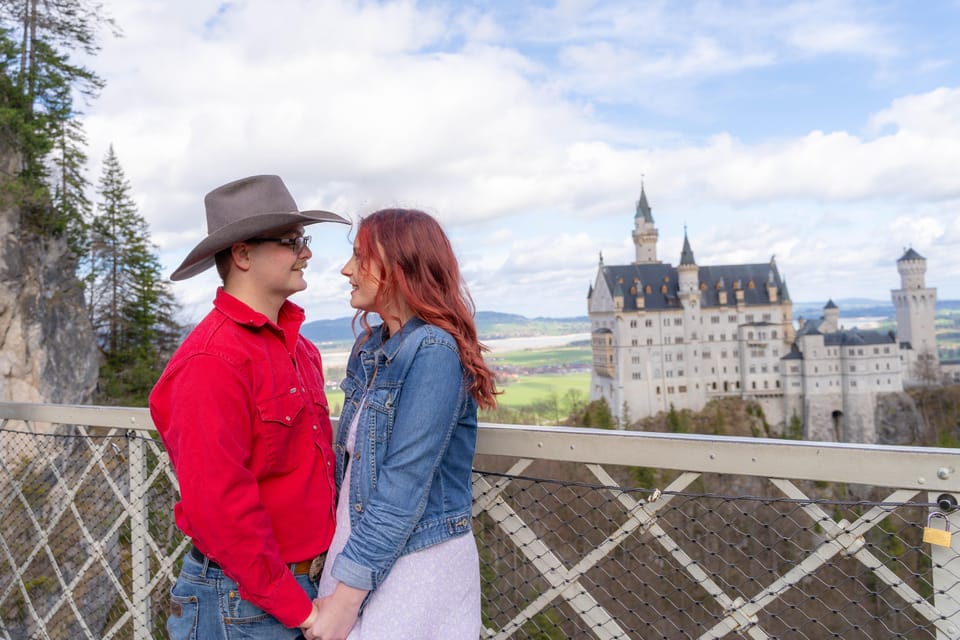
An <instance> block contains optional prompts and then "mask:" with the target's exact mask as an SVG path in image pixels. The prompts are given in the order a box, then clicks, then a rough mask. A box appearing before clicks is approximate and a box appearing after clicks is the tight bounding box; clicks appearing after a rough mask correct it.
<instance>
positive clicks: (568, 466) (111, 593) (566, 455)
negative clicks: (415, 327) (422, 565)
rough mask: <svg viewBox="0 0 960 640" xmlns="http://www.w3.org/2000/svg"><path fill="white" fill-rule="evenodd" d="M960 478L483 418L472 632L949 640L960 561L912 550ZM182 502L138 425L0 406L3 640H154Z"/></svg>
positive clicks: (890, 460)
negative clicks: (479, 605)
mask: <svg viewBox="0 0 960 640" xmlns="http://www.w3.org/2000/svg"><path fill="white" fill-rule="evenodd" d="M958 472H960V453H958V452H954V451H953V450H948V449H934V448H929V449H927V448H922V449H921V448H906V447H876V446H862V445H861V446H857V445H842V444H830V443H810V442H787V441H779V440H767V439H750V438H729V437H705V436H691V435H663V434H649V433H625V432H612V431H596V430H587V429H564V428H550V427H519V426H507V425H483V426H482V428H481V433H480V442H479V455H478V457H477V460H476V463H475V475H474V498H475V500H474V516H475V518H474V531H475V534H476V537H477V541H478V546H479V548H480V558H481V576H482V585H483V615H484V626H485V628H486V635H487V637H491V638H537V639H552V638H637V639H639V638H643V639H648V638H756V639H759V638H811V639H813V638H817V639H819V638H864V639H866V638H873V639H879V638H960V612H958V611H960V560H958V556H957V552H956V551H955V550H954V548H953V547H952V546H938V545H932V544H930V543H928V542H924V541H923V539H924V529H925V527H927V524H928V518H929V517H930V514H931V513H936V512H943V513H945V517H943V518H941V517H939V516H937V517H935V518H934V520H933V522H931V523H930V524H931V528H936V529H938V530H942V529H944V526H945V525H947V526H952V527H953V528H954V529H956V528H957V527H960V512H954V511H952V510H951V509H950V505H951V500H952V496H953V495H960V479H958V477H957V473H958ZM175 500H176V478H175V477H174V475H173V473H172V471H171V469H170V466H169V463H168V460H167V458H166V455H165V453H164V451H163V448H162V446H161V445H160V442H159V441H158V440H157V439H156V438H155V433H154V432H153V430H152V425H151V424H150V420H149V416H148V414H147V413H146V411H145V410H142V409H116V408H109V409H108V408H94V407H73V406H54V405H27V404H4V403H0V638H9V639H17V640H20V639H24V638H31V639H32V638H38V639H39V638H55V639H60V638H97V639H100V638H137V639H140V638H162V637H164V633H163V623H164V620H165V618H166V608H167V600H168V598H167V594H168V591H169V588H170V586H171V584H172V582H173V580H174V577H175V575H176V573H177V569H178V562H179V558H180V557H181V556H182V554H183V552H184V551H185V549H186V548H187V544H188V542H187V541H186V540H184V539H183V537H182V536H181V535H180V533H179V532H178V531H177V529H176V527H175V525H174V523H173V519H172V505H173V503H174V501H175ZM941 502H942V506H941V504H940V503H941ZM946 535H947V540H946V541H947V542H948V543H951V545H952V539H951V538H950V537H949V534H946ZM934 537H937V536H936V535H935V536H934ZM940 537H941V538H943V537H944V536H943V534H940Z"/></svg>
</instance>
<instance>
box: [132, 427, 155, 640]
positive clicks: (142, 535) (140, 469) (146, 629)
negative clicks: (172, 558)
mask: <svg viewBox="0 0 960 640" xmlns="http://www.w3.org/2000/svg"><path fill="white" fill-rule="evenodd" d="M127 442H128V443H129V450H130V509H131V513H130V571H131V577H132V582H131V585H132V593H131V599H132V602H133V611H132V613H133V637H134V638H136V639H137V640H140V639H141V638H143V639H144V640H146V639H147V638H150V637H151V636H150V587H149V581H150V559H149V557H148V556H147V536H148V535H149V532H148V531H147V503H146V500H144V495H145V493H146V489H147V487H146V478H147V456H146V447H145V446H144V444H143V439H142V438H141V437H140V436H138V435H137V434H136V433H135V432H133V431H128V432H127Z"/></svg>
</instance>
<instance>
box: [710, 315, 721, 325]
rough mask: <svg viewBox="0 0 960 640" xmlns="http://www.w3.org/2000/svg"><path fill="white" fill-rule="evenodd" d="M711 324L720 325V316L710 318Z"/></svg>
mask: <svg viewBox="0 0 960 640" xmlns="http://www.w3.org/2000/svg"><path fill="white" fill-rule="evenodd" d="M710 324H720V316H710Z"/></svg>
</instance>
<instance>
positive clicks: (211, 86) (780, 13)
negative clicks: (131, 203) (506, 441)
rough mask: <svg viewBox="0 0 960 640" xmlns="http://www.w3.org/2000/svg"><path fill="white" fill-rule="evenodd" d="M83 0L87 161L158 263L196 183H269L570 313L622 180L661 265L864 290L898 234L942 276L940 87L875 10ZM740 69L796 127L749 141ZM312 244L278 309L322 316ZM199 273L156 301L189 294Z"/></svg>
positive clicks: (618, 235) (176, 244) (950, 153)
mask: <svg viewBox="0 0 960 640" xmlns="http://www.w3.org/2000/svg"><path fill="white" fill-rule="evenodd" d="M107 4H108V8H109V9H110V10H111V11H112V12H113V13H114V15H115V17H116V18H117V21H118V22H119V23H120V25H121V27H122V28H123V29H124V32H125V34H126V36H125V37H124V38H123V39H120V40H116V41H109V42H107V43H104V49H103V53H102V55H101V57H99V58H98V59H97V60H96V67H97V68H98V69H102V71H101V73H102V74H103V75H104V76H105V77H106V78H107V80H108V85H107V88H106V89H105V90H104V92H103V95H102V97H101V99H100V100H99V101H98V102H97V103H95V105H93V106H92V107H91V108H90V109H89V115H88V117H87V118H86V119H85V125H86V129H87V134H88V138H89V139H90V141H91V157H92V159H93V163H92V167H91V175H92V176H94V177H95V176H97V175H98V173H99V167H98V166H97V163H98V161H99V160H100V158H102V157H103V153H104V152H105V150H106V146H107V145H108V144H110V143H113V144H114V146H115V149H116V152H117V154H118V157H119V159H120V162H121V164H122V166H123V167H124V169H125V171H126V172H127V177H128V178H129V180H130V182H131V184H132V185H133V189H134V195H135V198H136V200H137V203H138V205H139V206H140V207H141V212H142V213H143V214H144V215H145V216H146V217H147V219H148V221H149V223H150V228H151V231H152V237H153V240H154V242H155V243H156V244H157V245H158V246H159V248H160V250H161V259H162V260H163V262H164V264H165V265H166V266H167V268H168V271H169V270H172V268H173V267H174V266H176V264H178V263H179V261H180V259H182V256H184V255H185V254H186V253H187V252H188V251H189V249H190V248H191V247H192V246H194V245H195V244H196V243H197V242H198V241H199V240H200V238H202V236H203V234H204V233H205V222H204V220H203V210H202V200H203V195H204V194H205V193H206V192H207V191H209V190H210V189H212V188H213V187H215V186H217V185H219V184H222V183H224V182H226V181H229V180H232V179H235V178H237V177H240V176H243V175H248V174H253V173H264V172H269V173H279V174H281V175H282V176H283V177H284V179H285V181H286V182H287V184H288V186H289V187H290V189H291V191H292V193H293V195H294V196H295V198H296V200H297V202H298V204H299V205H300V206H301V207H304V208H306V207H310V208H314V207H316V208H326V209H331V210H334V211H338V212H342V213H344V214H345V215H347V216H348V217H351V218H354V219H355V218H357V217H359V216H362V215H363V214H365V213H367V212H370V211H372V210H375V209H377V208H380V207H384V206H410V207H417V208H422V209H425V210H427V211H428V212H430V213H431V214H433V215H435V216H436V217H437V218H438V219H439V220H440V221H441V222H442V224H444V226H445V227H446V228H447V229H448V231H449V232H450V235H451V237H452V238H453V241H454V244H455V248H456V249H457V252H458V255H459V256H460V257H461V260H462V261H463V263H464V268H463V271H464V274H465V275H466V276H467V278H468V281H469V282H470V284H471V287H472V289H473V291H474V296H475V299H476V301H477V304H478V306H479V307H480V308H482V309H486V308H492V309H495V310H502V311H516V312H521V313H524V312H527V313H533V314H535V315H547V314H553V315H582V314H583V313H585V309H586V307H585V302H584V296H585V292H586V287H587V286H588V285H589V283H590V282H592V281H593V277H594V274H595V270H596V265H597V258H598V254H599V253H600V252H601V251H602V252H603V254H604V257H605V260H606V261H607V263H608V264H612V263H615V262H617V261H627V262H628V261H630V260H631V259H632V257H633V249H632V245H631V240H630V233H631V231H632V228H633V214H634V206H635V201H636V198H637V197H638V196H639V191H640V185H641V179H643V180H644V182H645V185H646V189H647V193H648V196H649V198H650V202H651V204H652V205H653V208H654V215H655V219H656V220H657V224H658V227H659V229H660V233H661V246H660V255H661V258H662V259H663V260H665V261H670V262H674V263H675V262H676V261H677V259H678V257H679V251H680V243H681V242H682V238H683V235H682V230H683V226H684V225H687V226H688V229H689V234H690V239H691V242H692V243H693V246H694V251H695V253H696V256H697V259H698V260H699V261H701V262H702V263H703V264H710V263H713V264H717V263H726V264H729V263H732V262H763V261H766V260H768V259H769V257H770V254H771V253H776V255H777V261H778V264H779V265H780V268H781V270H782V271H783V272H784V273H785V274H786V275H787V277H788V281H789V282H790V288H791V292H792V293H793V294H794V297H795V298H797V297H800V296H804V297H813V298H817V297H823V298H825V297H828V296H833V297H842V296H843V295H847V293H849V292H862V293H863V294H864V295H876V296H880V297H884V296H886V290H888V289H889V288H892V287H893V286H895V284H896V283H895V280H896V272H895V267H891V265H892V261H893V260H895V259H896V258H897V257H899V255H900V251H901V250H902V244H903V243H904V242H911V243H914V244H915V246H916V247H917V248H918V250H919V251H921V253H923V252H924V251H926V252H928V253H929V255H927V254H924V255H927V257H928V259H929V260H930V263H931V276H930V281H931V283H933V284H936V283H937V281H938V279H935V278H934V273H933V266H934V265H936V268H937V269H942V270H943V273H952V274H957V273H960V267H958V266H957V260H958V259H955V258H953V255H952V254H953V253H956V252H955V251H951V246H950V243H951V241H953V242H955V241H956V240H957V239H958V238H960V214H958V206H957V202H958V201H960V193H958V190H960V186H958V185H960V183H958V182H957V180H956V178H955V167H956V166H958V165H960V144H958V143H960V79H957V78H955V77H954V76H951V75H949V74H950V73H955V72H956V71H955V69H954V66H955V65H951V64H947V63H946V62H943V61H945V60H950V57H949V55H948V52H947V51H946V50H945V49H944V50H937V49H936V47H935V45H936V43H937V42H939V40H937V39H936V38H931V39H930V42H928V43H927V46H926V47H925V48H924V51H923V52H922V54H923V55H922V57H917V56H916V54H913V53H911V47H913V48H917V45H916V43H913V42H912V41H909V40H908V39H906V38H907V36H906V35H905V34H906V33H907V30H906V28H905V27H904V26H903V25H902V22H903V21H902V20H897V19H895V18H898V17H902V16H898V15H896V14H895V13H894V11H895V8H894V7H888V6H885V5H880V6H874V5H873V4H872V3H858V2H814V3H789V2H788V3H777V4H776V5H768V4H764V3H759V4H757V3H753V2H743V3H737V2H734V3H728V2H724V3H716V2H695V3H685V4H684V5H683V6H682V7H680V8H678V5H676V4H674V3H644V4H642V5H640V6H637V5H636V3H630V2H606V1H604V2H601V1H597V2H586V1H576V2H575V1H569V2H558V3H553V4H550V5H541V4H537V3H494V4H485V3H481V4H459V3H446V2H440V3H417V2H413V1H412V0H411V1H399V2H383V3H356V2H347V1H339V0H325V1H322V2H318V1H313V2H310V1H307V0H274V2H271V3H241V2H231V3H224V2H214V1H209V0H190V1H189V2H188V1H187V0H171V1H170V2H168V3H162V6H161V4H158V3H154V2H147V1H146V0H123V1H122V2H121V1H120V0H110V1H109V2H108V3H107ZM158 52H162V55H158ZM911 56H914V57H911ZM920 59H922V60H923V61H939V62H940V63H939V64H935V65H930V66H929V68H928V70H927V71H926V72H925V73H929V74H930V75H929V77H927V76H925V80H924V81H925V82H934V81H937V82H938V84H935V85H930V86H927V85H921V84H918V83H917V82H916V80H915V78H914V79H911V82H910V84H909V85H908V86H909V90H903V89H900V88H899V85H897V84H896V82H897V79H898V78H900V77H901V76H899V75H897V74H896V73H891V74H890V76H889V81H888V84H884V87H887V86H888V85H889V87H890V88H888V89H885V90H884V91H883V92H881V91H880V90H879V89H878V87H877V84H876V83H875V82H873V81H872V80H871V79H869V78H867V79H864V80H863V82H864V84H863V85H856V86H851V87H849V89H850V90H849V91H848V92H846V94H845V95H844V96H839V95H835V94H833V93H830V91H828V90H824V89H823V88H822V87H821V85H820V84H818V83H819V82H821V81H825V80H829V79H830V78H831V77H832V75H831V74H830V73H826V72H827V71H830V72H832V71H834V70H836V71H837V72H838V75H842V77H845V78H854V79H859V78H860V76H861V75H863V73H862V72H863V69H864V68H869V69H873V70H874V71H878V70H880V69H881V68H882V69H884V70H890V69H894V70H895V64H897V62H898V61H900V62H902V64H904V65H906V66H909V65H908V63H912V62H916V61H917V60H920ZM851 60H853V62H850V61H851ZM848 63H849V64H851V65H853V66H844V65H845V64H848ZM870 65H874V66H870ZM841 71H842V72H843V74H840V72H841ZM765 80H767V81H769V82H775V83H778V84H777V85H776V86H777V87H779V86H781V85H780V84H779V83H782V84H783V85H790V86H791V87H797V89H796V91H795V93H790V95H791V96H797V98H796V100H798V101H799V100H809V102H801V103H798V104H797V105H795V107H794V108H795V111H796V112H797V113H798V114H800V115H802V116H803V117H804V118H809V120H810V121H811V122H815V124H816V126H811V127H806V128H804V127H803V126H802V125H797V126H796V128H797V129H798V130H799V133H798V132H797V131H792V130H791V131H783V132H779V131H778V132H775V133H774V134H764V135H758V134H756V133H755V132H754V131H753V130H752V129H751V128H750V124H751V119H754V118H761V117H767V116H768V115H769V114H767V113H765V112H763V109H769V108H773V107H771V106H769V105H770V103H767V102H763V100H764V96H765V95H766V94H768V93H771V94H772V93H776V91H775V90H773V89H771V88H770V85H769V84H764V85H760V84H758V83H760V82H763V81H765ZM731 95H735V96H736V97H737V99H736V100H731V99H730V96H731ZM867 98H869V99H867ZM821 103H824V104H827V105H830V106H831V108H830V109H827V108H824V109H823V113H822V115H821V114H820V112H819V111H817V112H815V113H814V115H808V114H807V112H808V111H811V109H812V107H816V106H818V105H820V104H821ZM777 106H778V105H777ZM792 106H793V105H792ZM841 109H842V110H844V117H843V118H833V117H830V116H831V114H832V111H833V110H837V111H839V110H841ZM754 110H755V111H754ZM792 115H793V114H784V115H783V118H784V120H785V121H787V120H789V118H790V117H791V116H792ZM797 117H799V116H797ZM803 122H807V120H806V119H804V120H803ZM313 235H314V237H315V240H314V243H315V245H316V246H317V247H318V249H319V251H317V252H315V254H316V255H315V258H314V260H313V261H312V262H311V267H310V271H309V272H308V281H309V283H310V288H309V289H308V290H307V291H306V292H304V293H303V294H300V297H299V298H298V299H299V300H300V302H301V304H304V305H305V306H308V311H310V313H311V315H312V316H316V317H329V316H336V315H348V314H349V313H350V309H349V307H348V306H347V304H346V300H347V296H346V287H345V285H344V284H343V279H342V277H341V276H339V274H338V270H339V268H340V266H341V265H342V261H343V260H344V259H345V256H346V252H347V251H348V248H349V244H348V240H347V238H346V237H345V232H344V233H343V234H326V233H313ZM327 235H329V238H326V239H321V240H319V241H318V239H317V236H323V237H326V236H327ZM827 258H829V261H827ZM891 269H894V270H893V271H890V270H891ZM954 279H955V280H956V278H954ZM939 281H940V282H942V286H944V287H945V290H947V289H946V287H947V286H948V284H947V283H946V282H944V281H943V280H939ZM215 286H216V281H215V277H213V278H212V279H210V278H207V279H200V280H196V281H188V282H187V283H184V284H178V285H176V287H175V291H176V293H177V295H178V296H179V297H180V298H181V299H182V300H184V301H185V304H186V305H187V306H188V307H189V308H191V309H201V308H203V307H205V306H206V305H208V304H209V300H210V298H211V297H212V294H211V292H212V288H213V287H215ZM953 295H955V296H957V295H960V289H958V290H956V291H955V292H954V294H953ZM941 297H944V296H943V295H941Z"/></svg>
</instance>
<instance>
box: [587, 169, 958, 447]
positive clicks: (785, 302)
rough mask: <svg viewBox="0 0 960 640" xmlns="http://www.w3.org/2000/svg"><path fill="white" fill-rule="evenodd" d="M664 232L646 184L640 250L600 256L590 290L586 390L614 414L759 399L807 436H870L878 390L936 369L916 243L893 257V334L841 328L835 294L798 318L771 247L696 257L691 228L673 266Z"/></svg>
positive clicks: (774, 416)
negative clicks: (662, 252) (717, 258)
mask: <svg viewBox="0 0 960 640" xmlns="http://www.w3.org/2000/svg"><path fill="white" fill-rule="evenodd" d="M658 238H659V233H658V231H657V228H656V225H655V223H654V219H653V212H652V209H651V208H650V205H649V203H648V201H647V196H646V192H645V190H644V189H643V188H641V192H640V198H639V200H638V201H637V204H636V213H635V215H634V229H633V242H634V246H635V260H634V261H633V262H632V263H630V264H627V265H606V264H604V262H603V256H602V255H601V256H600V263H599V266H598V269H597V275H596V279H595V280H594V283H593V285H592V286H591V287H590V289H589V293H588V302H587V304H588V314H589V318H590V324H591V342H592V351H593V370H592V375H591V389H590V399H591V400H597V399H600V398H603V399H605V400H606V401H607V403H608V404H609V405H610V408H611V412H612V413H613V414H614V416H615V418H617V420H618V423H619V424H621V425H626V424H629V423H630V422H632V421H633V420H637V419H639V418H643V417H646V416H652V415H655V414H657V413H658V412H660V411H669V410H670V409H671V408H674V409H676V410H681V409H690V410H693V411H699V410H701V409H703V407H704V406H705V405H706V404H707V403H708V402H709V401H710V400H712V399H714V398H721V397H729V396H733V397H739V398H743V399H746V400H750V401H755V402H757V403H758V404H759V405H760V407H761V408H762V409H763V411H764V416H765V418H766V420H767V422H768V423H769V424H771V425H773V426H775V427H777V428H780V429H786V428H787V426H788V425H790V424H795V423H797V422H799V424H802V426H803V434H804V437H805V438H807V439H812V440H838V441H846V442H874V441H875V440H876V425H875V418H874V413H875V407H876V403H877V398H878V396H879V395H880V394H884V393H891V392H901V391H903V389H904V385H905V384H907V385H908V384H920V383H924V382H928V381H935V380H939V379H940V376H941V371H940V367H939V361H938V360H937V355H936V354H937V351H936V334H935V330H934V324H933V317H934V305H935V303H936V289H932V288H928V287H926V285H925V282H924V277H925V273H926V260H925V259H924V258H923V257H922V256H920V255H919V254H918V253H917V252H916V251H914V250H913V249H909V250H907V251H906V252H905V253H904V255H903V257H901V258H900V259H899V260H898V261H897V268H898V271H899V272H900V279H901V283H900V289H896V290H894V291H892V297H893V302H894V306H895V308H896V314H897V325H898V333H897V334H895V333H893V332H886V333H885V332H880V331H876V330H870V329H857V328H852V329H845V328H844V327H842V326H840V324H839V309H838V308H837V306H836V305H835V304H834V303H833V302H832V301H830V302H828V303H827V305H826V306H825V307H824V309H823V317H821V318H820V319H818V320H806V321H803V320H802V319H801V320H800V321H799V322H798V323H797V324H795V322H794V318H793V302H792V301H791V299H790V293H789V291H788V289H787V283H786V280H785V279H784V277H783V275H782V274H781V273H780V271H779V269H778V267H777V264H776V260H775V259H774V258H773V257H771V258H770V260H769V261H768V262H761V263H754V264H735V265H714V266H706V265H698V264H697V262H696V259H695V257H694V252H693V249H692V247H691V243H690V240H689V238H688V236H687V233H686V230H684V239H683V248H682V250H681V253H680V261H679V263H678V264H677V265H676V266H673V265H671V264H668V263H664V262H661V261H660V260H659V259H658V258H657V241H658Z"/></svg>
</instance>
